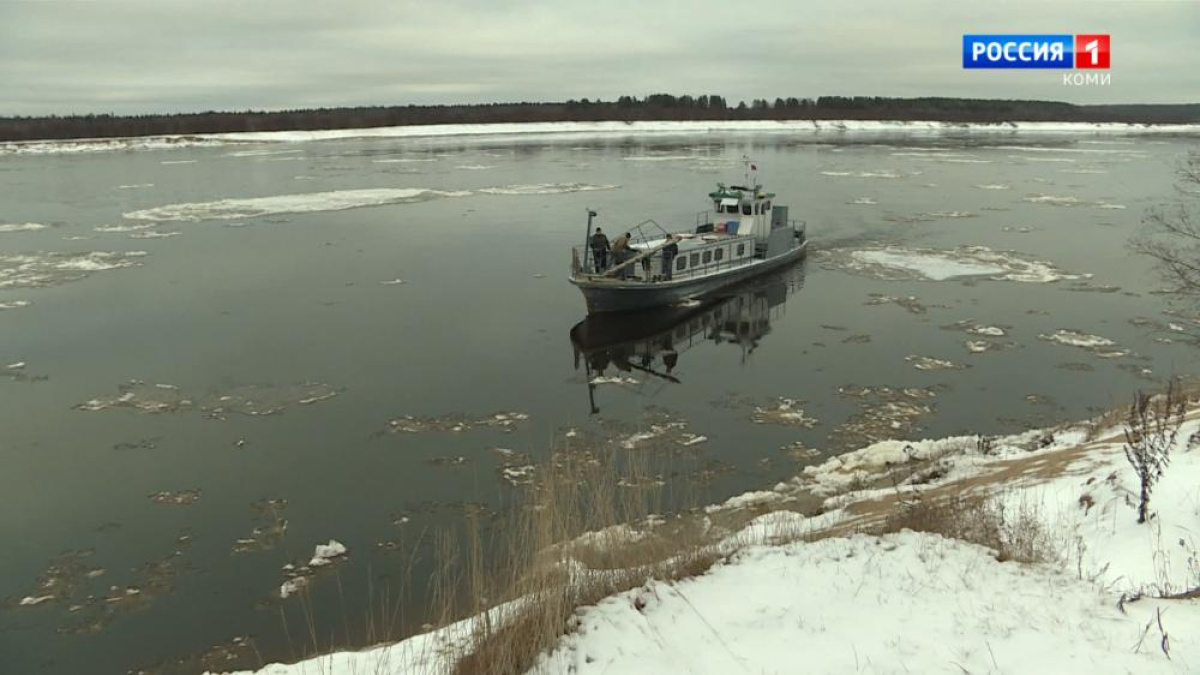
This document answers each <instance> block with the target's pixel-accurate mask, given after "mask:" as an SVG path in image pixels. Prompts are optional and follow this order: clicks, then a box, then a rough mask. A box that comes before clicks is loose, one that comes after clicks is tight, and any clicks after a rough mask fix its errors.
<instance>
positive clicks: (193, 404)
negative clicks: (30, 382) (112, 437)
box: [75, 380, 338, 420]
mask: <svg viewBox="0 0 1200 675" xmlns="http://www.w3.org/2000/svg"><path fill="white" fill-rule="evenodd" d="M117 390H118V392H119V393H118V394H117V395H116V396H111V397H107V398H94V399H91V400H89V401H86V402H84V403H80V404H78V405H76V406H75V409H76V410H84V411H89V412H96V411H102V410H110V409H122V408H125V409H132V410H136V411H138V412H141V413H146V414H162V413H176V412H185V411H189V410H198V411H201V412H203V413H205V414H206V416H207V417H209V418H210V419H217V420H223V419H226V417H227V416H228V415H231V414H238V415H246V416H248V417H264V416H267V415H276V414H279V413H282V412H283V411H284V410H286V409H287V408H288V407H289V406H291V405H305V404H311V403H316V402H318V401H325V400H328V399H330V398H333V396H335V395H336V394H337V392H338V390H337V389H335V388H333V387H330V386H329V385H326V384H321V383H319V382H306V383H303V384H297V385H263V386H245V387H234V388H231V389H227V390H224V391H222V392H217V393H209V394H202V395H195V396H193V395H190V394H188V393H186V392H184V391H183V390H181V389H180V388H179V387H177V386H175V385H171V384H161V383H160V384H147V383H146V382H142V381H140V380H131V381H130V382H127V383H124V384H122V385H120V386H119V387H118V388H117Z"/></svg>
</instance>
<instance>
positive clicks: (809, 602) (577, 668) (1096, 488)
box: [259, 400, 1200, 675]
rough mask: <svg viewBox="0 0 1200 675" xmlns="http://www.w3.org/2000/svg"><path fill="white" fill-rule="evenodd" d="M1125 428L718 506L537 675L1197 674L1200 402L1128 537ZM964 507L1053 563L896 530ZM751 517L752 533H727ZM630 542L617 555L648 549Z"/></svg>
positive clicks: (638, 535) (626, 533) (336, 669)
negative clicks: (1035, 542) (979, 503)
mask: <svg viewBox="0 0 1200 675" xmlns="http://www.w3.org/2000/svg"><path fill="white" fill-rule="evenodd" d="M1120 422H1121V418H1120V417H1118V416H1115V415H1110V416H1105V417H1101V418H1098V419H1097V420H1094V421H1090V422H1087V423H1081V424H1078V425H1069V426H1063V427H1058V428H1054V429H1046V430H1039V431H1031V432H1027V433H1023V434H1017V435H1013V436H1007V437H999V438H984V437H978V436H962V437H953V438H945V439H936V440H925V441H911V442H910V441H900V440H889V441H883V442H879V443H875V444H872V445H870V446H868V447H865V448H861V449H860V450H857V451H855V452H851V453H847V454H845V455H841V456H838V457H833V458H831V459H829V460H828V461H826V462H824V463H822V464H820V465H817V466H813V467H809V468H808V469H806V470H805V471H804V473H803V474H802V475H800V476H797V477H796V478H795V479H794V480H792V481H790V482H788V483H783V484H780V485H778V486H776V487H775V488H774V489H772V490H763V491H758V492H753V493H747V494H746V495H740V496H737V497H734V498H733V499H731V500H729V501H727V502H726V503H725V504H722V505H719V506H714V507H710V508H708V509H706V510H705V513H704V514H702V515H700V516H699V517H701V518H702V519H703V520H704V524H705V525H706V529H707V530H708V531H711V532H712V533H713V536H714V537H717V542H718V543H717V547H718V548H719V549H721V550H722V551H724V552H726V555H724V556H723V558H724V559H723V561H721V562H718V563H717V564H716V565H715V566H714V567H712V568H711V569H710V570H708V571H707V572H706V573H704V574H701V575H699V576H694V577H691V578H686V579H683V580H681V581H673V582H667V581H655V580H650V581H647V582H646V583H645V584H644V585H643V586H641V587H640V588H636V589H634V590H631V591H627V592H623V593H618V594H616V595H613V596H611V597H608V598H606V599H604V600H602V601H600V602H598V603H597V604H596V605H594V606H591V607H584V608H581V609H580V610H578V612H577V613H576V617H575V619H574V620H573V621H572V626H571V628H572V630H570V633H569V634H568V635H566V636H565V637H563V638H562V639H561V640H560V641H559V642H558V644H557V646H556V647H555V648H554V649H553V650H550V651H549V652H548V653H545V654H542V655H541V656H540V657H539V659H538V661H537V665H536V667H535V668H534V669H533V670H531V671H530V672H532V673H576V674H586V673H596V674H599V673H606V674H609V675H614V674H621V673H650V672H653V673H714V674H715V673H731V672H755V673H759V672H763V673H773V672H796V671H803V672H813V673H846V672H919V673H963V672H997V673H1081V674H1083V673H1088V674H1091V673H1131V672H1136V673H1185V672H1196V671H1197V669H1200V652H1198V651H1197V648H1198V647H1200V563H1197V560H1200V547H1198V542H1197V539H1198V537H1197V536H1196V532H1197V529H1200V403H1198V402H1197V401H1195V400H1193V401H1191V407H1190V409H1189V410H1188V413H1187V417H1186V419H1185V420H1184V422H1183V424H1182V426H1181V428H1180V432H1179V434H1178V436H1177V442H1176V443H1175V445H1174V447H1173V448H1172V450H1171V462H1170V464H1169V466H1168V467H1167V468H1166V471H1165V473H1164V474H1163V476H1162V478H1161V480H1160V482H1159V483H1158V484H1157V486H1156V488H1155V490H1154V492H1153V494H1152V498H1151V502H1150V504H1151V511H1152V512H1153V513H1154V514H1155V515H1154V517H1153V518H1152V519H1151V520H1150V522H1149V523H1147V524H1142V525H1139V524H1137V523H1136V517H1137V510H1136V508H1135V507H1136V501H1137V487H1138V484H1137V480H1136V476H1135V475H1134V473H1133V471H1132V470H1131V469H1130V467H1129V465H1128V464H1127V463H1126V460H1125V456H1124V453H1123V450H1122V447H1123V444H1124V436H1123V433H1122V430H1123V429H1122V426H1121V424H1120ZM801 494H807V495H809V496H812V495H816V496H817V497H819V500H820V501H819V503H820V508H819V509H816V510H815V511H813V510H810V511H809V512H810V513H813V514H814V515H805V514H804V513H795V512H792V511H789V510H788V509H789V508H791V507H792V506H793V505H795V504H797V503H798V500H799V497H798V496H799V495H801ZM964 495H966V496H970V497H971V498H978V499H980V500H987V501H988V503H989V504H994V505H996V506H997V508H998V510H997V511H995V513H996V514H997V515H998V517H999V518H1000V520H1001V525H1003V526H1004V528H1006V529H1005V530H1004V533H1008V534H1010V535H1011V534H1014V533H1015V534H1018V535H1019V534H1022V533H1021V532H1019V531H1017V530H1019V529H1020V528H1024V527H1028V528H1032V529H1036V530H1037V532H1038V534H1039V535H1040V536H1041V538H1042V539H1043V540H1044V541H1045V542H1046V549H1045V551H1043V552H1042V555H1041V556H1039V559H1042V558H1044V561H1043V562H1034V563H1018V562H1012V561H1009V562H1000V561H999V560H998V557H1000V556H998V551H997V550H994V549H989V548H986V547H984V546H981V545H978V544H972V543H968V542H965V541H959V540H956V539H950V538H946V537H944V536H942V535H941V534H937V533H934V532H912V531H908V530H902V531H897V530H898V528H895V527H894V526H891V527H890V526H889V523H892V522H893V520H892V518H893V517H894V516H895V515H896V514H897V513H902V512H904V511H905V509H910V508H914V506H913V505H920V504H933V503H937V502H938V501H939V500H942V499H952V498H954V497H956V496H957V497H960V498H961V497H962V496H964ZM822 502H823V503H822ZM748 513H749V514H761V515H757V516H756V517H751V518H748V519H747V518H746V517H743V518H741V519H740V520H739V519H737V518H733V517H732V515H734V514H742V515H743V516H745V514H748ZM1018 514H1019V517H1013V516H1017V515H1018ZM1030 515H1032V516H1034V517H1036V522H1028V521H1026V520H1023V519H1022V518H1025V517H1027V516H1030ZM729 523H740V524H739V525H737V526H736V529H733V530H730V529H727V528H726V527H725V525H726V524H729ZM880 532H882V534H879V533H880ZM620 534H621V537H619V538H617V537H613V538H610V539H625V540H628V541H629V542H632V544H633V545H637V544H638V543H640V542H642V541H643V540H644V539H645V535H644V533H643V530H640V529H636V528H633V529H628V528H627V529H622V530H620ZM606 541H608V539H606ZM574 564H576V565H578V566H581V567H582V563H579V562H578V561H576V562H575V563H574ZM587 573H591V574H595V573H597V572H596V571H591V572H587ZM464 625H467V624H464V623H460V624H455V625H453V626H450V627H448V628H445V629H442V630H439V631H435V632H432V633H430V634H426V635H422V636H418V637H415V638H412V639H411V640H408V641H405V642H401V643H398V644H397V645H394V646H390V647H384V648H379V649H375V650H371V651H368V652H360V653H355V654H336V655H333V656H329V657H323V658H321V659H318V660H314V661H309V662H302V663H299V664H295V665H291V666H283V665H272V666H268V667H267V668H265V669H264V670H262V671H259V672H260V674H261V675H302V674H305V673H323V674H324V673H328V674H329V675H349V674H351V673H360V672H371V673H410V672H421V673H426V672H427V673H442V672H448V667H449V665H450V664H449V663H448V662H447V661H446V660H440V661H436V662H435V661H431V660H428V659H426V660H424V661H422V662H421V663H420V668H416V667H413V666H414V663H415V662H414V661H413V660H412V659H411V658H410V656H408V655H411V654H413V653H417V652H421V653H427V651H428V649H429V645H431V644H442V645H452V646H454V647H455V648H456V649H461V648H462V647H464V645H466V646H469V644H468V643H467V642H464V640H466V638H465V637H463V633H462V630H463V629H462V626H464ZM459 653H461V652H459Z"/></svg>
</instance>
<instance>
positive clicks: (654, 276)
mask: <svg viewBox="0 0 1200 675" xmlns="http://www.w3.org/2000/svg"><path fill="white" fill-rule="evenodd" d="M746 163H747V171H746V175H745V180H744V181H743V182H742V184H741V185H728V186H727V185H725V184H723V183H718V184H717V189H716V190H715V191H713V192H710V193H709V195H708V197H709V199H710V200H711V202H712V205H713V208H712V209H711V210H707V211H702V212H700V213H698V214H696V222H695V226H694V227H693V228H691V229H689V230H686V231H678V232H668V231H667V230H665V229H664V228H662V227H661V226H659V224H658V223H656V222H654V221H653V220H646V221H643V222H641V223H638V224H637V225H635V226H633V227H631V228H629V229H628V232H627V234H629V235H630V236H629V246H628V250H626V251H623V252H619V253H618V252H614V259H613V260H612V261H608V260H597V259H596V256H594V255H593V252H592V249H591V246H590V245H589V244H590V242H591V240H592V233H593V228H592V226H593V221H594V219H595V218H596V217H597V213H596V212H595V211H593V210H591V209H588V212H587V237H586V239H585V240H584V245H583V246H576V247H574V248H573V249H572V250H571V276H570V282H571V283H572V284H573V285H574V286H575V287H576V288H578V289H579V290H580V291H582V292H583V297H584V301H585V302H586V303H587V309H588V313H589V314H602V313H610V312H629V311H636V310H641V309H648V308H653V307H662V306H664V305H675V304H680V303H682V304H691V303H695V302H699V301H700V300H701V299H702V298H703V297H705V296H707V295H710V294H712V293H713V292H714V291H717V290H720V289H721V288H725V287H727V286H729V285H731V284H735V283H738V282H740V281H745V280H746V279H749V278H752V277H756V276H758V275H760V274H764V273H766V272H770V271H772V270H777V269H779V268H781V267H783V266H785V265H789V264H791V263H794V262H796V261H797V260H799V259H800V258H802V257H804V255H805V252H806V251H807V248H808V239H807V236H806V227H805V223H804V222H803V221H800V220H789V219H788V207H787V206H784V205H782V204H777V203H775V193H773V192H766V191H764V190H763V186H762V185H760V184H759V183H758V180H757V174H756V167H755V165H754V164H753V163H751V162H750V161H749V160H748V159H747V160H746ZM614 234H615V233H614ZM614 241H615V240H614Z"/></svg>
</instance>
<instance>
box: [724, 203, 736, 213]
mask: <svg viewBox="0 0 1200 675" xmlns="http://www.w3.org/2000/svg"><path fill="white" fill-rule="evenodd" d="M737 212H738V210H737V204H730V205H728V206H726V207H725V213H732V214H735V215H736V214H737Z"/></svg>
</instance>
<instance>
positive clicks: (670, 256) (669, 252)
mask: <svg viewBox="0 0 1200 675" xmlns="http://www.w3.org/2000/svg"><path fill="white" fill-rule="evenodd" d="M677 255H679V244H677V243H675V237H674V236H672V237H671V243H669V244H667V245H666V246H664V247H663V250H662V278H663V281H670V280H671V272H672V271H673V270H674V269H675V264H674V263H675V256H677Z"/></svg>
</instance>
